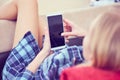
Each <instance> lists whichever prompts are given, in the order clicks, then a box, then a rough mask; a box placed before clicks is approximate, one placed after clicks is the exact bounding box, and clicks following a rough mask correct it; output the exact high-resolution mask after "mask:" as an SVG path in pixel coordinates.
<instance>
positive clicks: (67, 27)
mask: <svg viewBox="0 0 120 80" xmlns="http://www.w3.org/2000/svg"><path fill="white" fill-rule="evenodd" d="M63 22H64V32H63V33H62V34H61V36H64V37H65V39H66V42H68V40H69V37H70V36H75V37H80V36H85V35H86V31H85V30H84V29H83V28H81V29H80V27H79V26H77V25H76V24H74V23H73V22H71V21H69V20H67V19H64V20H63Z"/></svg>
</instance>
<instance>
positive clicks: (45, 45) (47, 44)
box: [42, 28, 51, 56]
mask: <svg viewBox="0 0 120 80" xmlns="http://www.w3.org/2000/svg"><path fill="white" fill-rule="evenodd" d="M50 50H51V47H50V37H49V31H48V28H45V37H44V42H43V48H42V51H44V52H45V54H46V55H47V56H48V55H49V54H50Z"/></svg>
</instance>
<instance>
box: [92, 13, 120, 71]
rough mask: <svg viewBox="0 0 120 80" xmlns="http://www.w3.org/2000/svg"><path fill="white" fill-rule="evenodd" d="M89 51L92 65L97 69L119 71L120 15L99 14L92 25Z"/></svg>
mask: <svg viewBox="0 0 120 80" xmlns="http://www.w3.org/2000/svg"><path fill="white" fill-rule="evenodd" d="M92 26H93V27H94V28H93V31H94V33H93V34H92V35H93V36H92V39H91V45H90V51H91V53H92V54H93V57H92V60H93V65H94V66H95V67H98V68H102V69H108V70H114V71H118V70H120V62H119V61H120V49H119V48H120V15H119V14H118V13H117V12H112V11H107V12H104V13H103V14H101V15H100V16H99V17H98V18H97V19H96V20H95V21H94V23H93V25H92Z"/></svg>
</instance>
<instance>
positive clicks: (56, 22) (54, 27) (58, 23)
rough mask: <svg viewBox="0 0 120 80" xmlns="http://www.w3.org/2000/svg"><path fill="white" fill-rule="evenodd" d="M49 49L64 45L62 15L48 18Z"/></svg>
mask: <svg viewBox="0 0 120 80" xmlns="http://www.w3.org/2000/svg"><path fill="white" fill-rule="evenodd" d="M48 26H49V34H50V43H51V48H53V47H59V46H63V45H65V42H64V37H62V36H61V33H62V32H63V22H62V15H54V16H48Z"/></svg>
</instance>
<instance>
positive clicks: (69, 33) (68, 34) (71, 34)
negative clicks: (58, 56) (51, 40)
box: [61, 32, 77, 37]
mask: <svg viewBox="0 0 120 80" xmlns="http://www.w3.org/2000/svg"><path fill="white" fill-rule="evenodd" d="M61 36H65V37H66V36H77V34H76V33H73V32H63V33H62V34H61Z"/></svg>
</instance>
